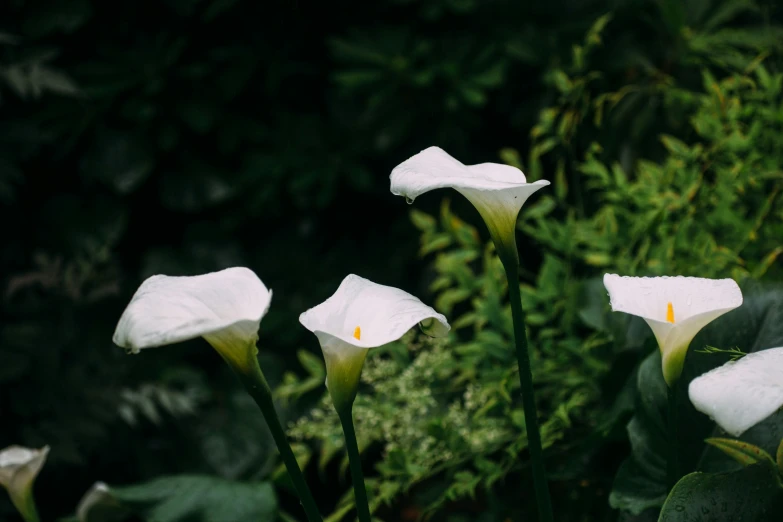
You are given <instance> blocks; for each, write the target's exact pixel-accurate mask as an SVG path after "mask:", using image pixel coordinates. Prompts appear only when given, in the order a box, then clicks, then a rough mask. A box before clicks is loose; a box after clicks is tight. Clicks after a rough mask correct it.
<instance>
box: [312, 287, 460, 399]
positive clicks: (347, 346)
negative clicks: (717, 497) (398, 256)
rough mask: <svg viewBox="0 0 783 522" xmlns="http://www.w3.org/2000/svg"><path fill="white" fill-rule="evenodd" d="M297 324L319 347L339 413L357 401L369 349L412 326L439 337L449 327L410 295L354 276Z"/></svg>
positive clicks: (391, 339) (386, 342) (427, 307)
mask: <svg viewBox="0 0 783 522" xmlns="http://www.w3.org/2000/svg"><path fill="white" fill-rule="evenodd" d="M299 322H300V323H302V325H303V326H304V327H305V328H307V329H308V330H310V331H311V332H313V333H314V334H315V335H316V337H317V338H318V341H319V343H320V344H321V350H322V351H323V354H324V360H325V362H326V386H327V388H328V390H329V395H330V396H331V397H332V402H333V403H334V405H335V408H336V409H337V410H338V412H339V411H343V410H344V409H345V408H350V407H351V405H352V404H353V401H354V399H355V398H356V392H357V389H358V386H359V378H360V377H361V373H362V368H363V366H364V359H365V357H366V356H367V350H368V349H370V348H375V347H378V346H383V345H384V344H388V343H390V342H392V341H396V340H397V339H399V338H400V337H402V336H403V334H405V333H406V332H407V331H408V330H410V329H411V328H412V327H413V326H415V325H416V324H419V325H420V326H421V328H422V331H424V333H426V334H427V335H430V336H432V337H443V336H445V335H447V334H448V332H449V330H450V328H451V327H450V326H449V323H448V321H446V318H445V317H444V316H443V315H441V314H439V313H438V312H436V311H435V310H433V309H432V308H430V307H429V306H427V305H425V304H424V303H422V302H421V301H420V300H419V299H418V298H416V297H414V296H412V295H411V294H409V293H407V292H404V291H402V290H400V289H398V288H393V287H391V286H384V285H379V284H376V283H373V282H372V281H369V280H367V279H364V278H361V277H359V276H356V275H353V274H352V275H349V276H348V277H346V278H345V279H344V280H343V282H342V283H341V284H340V287H339V288H338V289H337V291H336V292H335V293H334V295H332V296H331V297H330V298H329V299H327V300H326V301H324V302H323V303H321V304H319V305H318V306H316V307H314V308H311V309H310V310H308V311H306V312H304V313H303V314H302V315H300V316H299Z"/></svg>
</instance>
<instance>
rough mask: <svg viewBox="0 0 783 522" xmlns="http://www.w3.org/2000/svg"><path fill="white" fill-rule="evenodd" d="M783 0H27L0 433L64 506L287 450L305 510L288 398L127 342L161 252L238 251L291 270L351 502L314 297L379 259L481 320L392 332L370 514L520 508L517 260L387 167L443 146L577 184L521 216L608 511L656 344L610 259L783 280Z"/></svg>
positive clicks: (274, 374)
mask: <svg viewBox="0 0 783 522" xmlns="http://www.w3.org/2000/svg"><path fill="white" fill-rule="evenodd" d="M782 21H783V12H782V11H781V9H780V6H779V5H778V3H777V2H772V1H759V2H758V3H753V2H750V1H744V0H689V1H685V2H681V1H678V0H656V1H652V0H631V1H624V2H619V1H615V0H590V1H577V0H555V1H551V2H544V3H540V2H505V1H500V2H480V1H474V0H431V1H427V2H415V1H412V0H383V1H378V2H356V1H347V0H341V1H337V2H325V3H317V2H272V3H269V2H251V1H249V0H228V1H227V0H165V1H163V2H151V3H150V2H147V3H116V2H115V3H104V2H97V1H96V2H90V1H88V0H62V1H57V2H54V1H45V0H9V1H8V2H5V3H3V4H2V6H0V223H2V224H3V226H2V227H1V228H0V230H1V231H2V240H3V248H2V250H0V252H1V253H0V316H1V317H2V322H0V424H2V430H0V447H4V446H5V445H8V444H12V443H21V444H25V445H30V446H41V445H44V444H50V445H51V446H52V452H51V456H50V460H49V463H48V464H47V466H46V468H45V469H44V471H43V473H42V474H41V476H40V477H39V479H38V483H37V489H36V491H37V495H38V497H39V499H41V501H40V504H41V506H40V507H41V511H42V515H43V517H44V518H46V519H53V518H54V517H55V516H57V515H62V514H67V513H71V512H72V511H73V507H74V506H75V504H76V502H77V500H78V499H79V498H80V496H81V495H82V493H83V492H84V491H85V490H86V489H87V488H88V487H89V486H90V484H92V483H93V482H94V481H95V480H104V481H106V482H109V483H110V484H112V485H117V486H119V485H121V484H129V483H133V482H139V481H148V480H150V479H152V478H153V477H156V476H161V475H171V474H172V473H209V474H214V475H218V476H221V477H224V478H226V479H232V480H244V481H259V480H263V479H264V478H265V477H267V476H270V475H271V476H272V477H273V478H274V479H275V481H276V485H277V491H278V494H279V497H280V503H281V505H282V507H283V509H284V510H285V511H288V512H291V513H292V516H294V517H295V518H296V517H299V515H300V514H299V512H298V511H297V509H298V507H297V502H296V500H295V498H294V497H293V496H291V495H290V493H289V491H290V490H289V488H287V485H286V482H285V475H284V474H282V473H281V472H280V469H279V468H278V467H276V466H277V462H276V459H275V451H274V449H273V448H272V447H270V440H269V436H268V433H266V431H265V430H264V427H263V419H262V418H261V416H260V414H259V413H258V412H257V411H256V409H255V407H254V405H253V404H252V402H251V401H250V400H249V399H248V398H246V397H245V396H244V394H243V392H242V391H241V390H239V389H238V387H237V386H236V382H235V380H234V379H233V377H232V376H231V375H230V373H229V372H228V371H226V369H225V368H224V367H223V365H222V364H220V360H219V358H218V357H217V356H216V354H214V353H213V352H212V350H211V349H210V348H209V347H208V346H207V345H206V343H203V342H200V341H194V342H192V343H186V344H185V345H183V346H180V347H170V348H165V349H158V350H148V351H145V353H143V354H141V355H139V356H136V357H127V356H126V355H125V354H124V353H122V351H121V350H119V349H117V348H116V347H115V346H113V344H112V343H111V335H112V331H113V328H114V325H115V324H116V321H117V319H118V318H119V316H120V314H121V312H122V309H123V306H124V305H125V304H126V303H127V301H128V299H129V298H130V296H131V294H132V292H133V291H134V290H135V288H136V287H137V286H138V284H139V283H140V282H141V281H142V280H143V279H144V278H145V277H147V276H149V275H151V274H154V273H168V274H195V273H200V272H206V271H210V270H216V269H220V268H225V267H227V266H232V265H246V266H249V267H250V268H252V269H254V270H255V271H256V272H257V273H258V274H259V275H260V277H261V278H262V279H263V280H264V282H265V283H267V284H268V286H270V287H271V288H272V289H273V290H274V299H273V305H272V308H271V312H270V314H269V315H268V316H267V317H266V318H265V319H264V321H263V323H262V327H261V331H260V336H261V339H260V342H259V348H260V351H261V354H262V366H263V368H264V371H265V374H266V375H267V376H268V377H269V379H270V382H271V384H272V385H273V386H274V385H277V384H280V387H279V388H278V392H279V395H280V396H285V397H289V398H294V397H296V398H297V400H295V401H293V400H292V401H290V402H288V403H287V406H286V407H287V408H288V409H285V410H282V409H281V411H283V413H284V417H286V418H288V419H289V420H295V419H296V418H298V417H300V416H302V415H304V416H303V417H302V418H303V419H305V420H301V421H299V422H297V423H296V424H294V427H293V428H292V432H293V433H294V434H296V435H300V436H301V437H302V438H304V439H307V443H306V444H301V445H299V446H298V447H297V448H296V449H297V451H298V454H299V456H301V458H302V462H303V463H308V462H309V463H310V464H308V466H307V468H306V472H307V474H308V478H309V479H310V481H311V484H313V489H314V490H315V491H317V492H318V493H317V496H318V497H319V498H318V501H319V503H320V504H321V505H322V506H323V509H324V511H328V510H331V509H332V508H334V510H335V511H336V512H337V513H338V515H339V514H342V515H347V513H348V512H349V511H350V498H349V497H350V496H349V495H345V494H346V493H347V491H348V490H347V483H345V482H341V481H340V480H337V479H336V477H338V476H340V475H339V472H340V469H339V466H338V465H337V464H336V463H335V460H336V459H335V456H337V455H341V453H339V451H340V444H341V442H340V439H339V437H338V436H336V435H335V432H334V430H333V429H332V428H334V427H335V426H336V425H335V423H334V422H335V418H334V417H329V414H327V413H326V412H328V408H324V407H323V405H322V404H320V403H318V400H319V397H320V393H321V392H322V391H323V388H322V384H323V373H322V368H321V366H320V354H315V355H314V353H315V351H316V350H317V346H316V343H315V340H314V339H313V338H312V336H310V335H309V334H307V332H306V331H305V330H304V329H303V328H300V326H299V324H298V323H297V322H296V318H297V316H298V314H299V313H301V312H302V311H303V310H304V309H306V308H307V307H309V306H312V305H314V304H316V303H318V302H320V300H322V299H323V298H325V297H327V296H328V295H329V294H330V293H331V292H332V291H333V290H334V289H335V288H336V287H337V285H338V283H339V281H340V280H341V279H342V278H343V277H344V276H345V275H346V274H347V273H351V272H355V273H358V274H359V275H362V276H365V277H369V278H371V279H373V280H375V281H378V282H380V283H384V284H391V285H396V286H399V287H402V288H404V289H406V290H408V291H411V292H413V293H415V294H417V295H420V296H421V297H422V298H423V299H424V300H425V301H427V302H430V303H432V302H434V303H435V305H436V307H437V308H438V309H439V310H440V311H442V312H444V313H447V314H448V316H449V319H450V320H451V322H452V324H453V325H454V327H455V330H456V338H455V340H454V341H453V343H451V344H449V345H448V346H447V345H440V344H437V345H434V346H425V345H420V344H419V343H418V341H416V340H415V339H414V338H407V339H405V342H403V343H397V344H395V345H394V346H390V347H388V348H387V349H385V350H379V351H378V353H376V354H373V357H371V359H370V360H368V368H367V371H366V372H365V374H366V375H365V377H366V379H367V383H368V385H369V386H368V387H367V389H366V390H363V392H362V393H361V394H360V396H359V399H358V402H357V409H358V410H360V411H361V409H362V408H364V411H365V412H366V415H364V418H361V417H362V415H360V416H359V419H358V429H359V437H360V438H362V437H364V438H365V440H364V443H365V446H364V448H363V449H365V450H366V453H365V455H366V459H367V462H366V466H365V471H366V472H367V474H368V476H369V478H370V482H369V486H370V489H371V490H372V491H374V492H375V495H376V504H379V505H381V504H382V505H383V507H382V508H381V511H379V513H380V514H381V515H382V516H383V517H384V518H385V519H388V520H411V519H415V517H416V516H417V515H419V514H422V513H425V512H426V513H430V514H432V513H435V515H433V516H434V517H435V518H433V520H450V521H455V522H456V521H461V520H487V521H490V520H492V521H494V520H503V519H504V518H505V517H511V518H512V519H514V520H516V519H517V518H519V517H521V516H523V515H524V514H525V510H526V509H527V506H529V504H530V499H531V498H532V496H530V497H528V496H527V495H526V494H525V495H521V494H520V491H525V488H527V486H528V484H527V483H526V482H524V481H525V480H526V478H525V477H527V475H526V474H525V473H524V469H525V468H524V466H526V460H525V459H526V453H525V446H526V439H525V438H524V436H520V435H519V433H520V432H522V430H523V428H524V426H523V423H522V421H521V418H522V417H521V409H520V404H519V401H517V400H516V397H515V393H516V391H517V388H516V387H515V384H514V383H515V381H516V380H517V379H516V376H515V375H514V373H515V371H516V367H515V364H514V362H513V354H512V353H511V351H510V350H509V349H508V343H509V340H510V332H511V330H510V328H511V324H510V322H509V316H508V310H507V303H506V301H505V292H506V288H504V287H503V283H502V277H501V276H500V272H499V269H500V267H499V264H498V261H497V259H496V258H495V257H494V253H493V252H492V250H491V249H490V248H488V247H487V245H486V237H487V236H486V234H485V230H484V229H483V225H481V224H480V221H479V219H478V216H477V214H476V213H475V211H474V210H473V209H472V208H471V207H470V206H469V205H468V204H466V203H465V202H464V201H463V200H462V199H461V198H460V197H459V196H458V195H457V194H456V193H455V194H453V195H452V194H447V193H445V192H444V193H441V194H437V195H435V194H433V195H429V196H427V197H424V198H419V200H417V209H416V210H415V211H414V212H413V213H412V214H410V216H411V218H412V221H413V223H414V225H415V227H414V226H411V224H410V222H409V219H408V215H409V210H410V208H409V207H407V206H406V205H405V204H404V203H403V202H402V200H401V198H394V197H392V196H391V195H390V194H389V192H388V174H389V172H390V170H391V168H392V167H393V166H394V165H396V164H397V163H399V162H400V161H403V160H404V159H405V158H407V157H409V156H410V155H412V154H414V153H416V152H418V151H419V150H421V149H423V148H425V147H427V146H429V145H433V144H435V145H439V146H442V147H443V148H445V149H446V150H447V151H449V152H451V153H452V154H454V155H455V156H456V157H458V158H459V159H461V160H463V161H465V162H467V163H473V162H483V161H504V162H507V163H510V164H515V165H518V166H521V167H523V169H524V170H525V172H526V173H527V174H528V178H529V179H530V180H533V179H538V178H545V179H549V180H551V181H552V182H553V185H552V186H551V187H550V188H549V189H547V190H546V191H541V192H540V193H538V194H536V196H535V197H534V198H532V199H531V200H530V202H529V203H528V205H527V206H526V207H525V208H524V209H523V216H522V219H521V220H520V231H521V232H522V235H520V252H521V257H522V271H523V277H522V281H521V282H520V283H521V285H522V287H521V290H522V293H523V299H524V301H525V303H524V304H525V306H526V309H527V311H528V316H529V328H530V334H531V345H532V346H533V347H534V349H535V354H534V358H533V359H534V360H533V365H534V378H535V381H536V383H537V386H538V387H540V393H539V402H540V404H539V411H540V415H541V421H542V423H543V425H544V433H543V437H544V441H545V444H546V446H547V451H548V452H549V453H548V455H549V458H550V459H551V461H552V462H551V468H550V469H551V470H552V473H553V475H552V476H553V484H552V490H553V493H554V495H555V504H556V506H557V507H558V513H557V519H558V520H564V521H568V520H580V521H581V520H599V519H601V518H599V517H604V518H606V519H611V518H612V517H614V516H615V515H614V514H613V513H610V512H609V509H608V505H607V497H608V494H609V489H610V486H611V483H612V480H613V477H614V472H615V468H616V466H617V465H619V462H620V461H621V460H622V459H623V458H624V457H625V456H626V455H627V453H628V450H629V448H628V443H627V439H626V435H625V431H624V429H623V428H624V425H625V422H626V421H627V420H628V418H629V415H630V411H631V410H632V408H633V404H634V399H635V386H634V383H635V382H636V380H635V378H634V374H635V373H634V372H636V371H639V370H638V363H639V362H640V361H641V360H642V359H643V358H644V357H645V356H646V354H647V350H648V349H650V348H651V344H650V342H649V332H648V331H647V330H646V326H645V325H644V324H643V323H642V322H641V321H634V320H628V319H627V318H625V317H619V316H618V314H615V315H611V314H608V313H607V311H606V310H607V304H606V296H605V291H604V289H603V287H602V285H601V283H600V280H598V279H596V277H597V276H600V275H601V274H602V273H603V272H604V271H618V272H622V273H625V274H662V273H682V274H686V275H701V276H707V277H735V278H744V277H751V278H763V279H770V280H772V279H777V280H779V279H781V278H782V277H783V265H781V263H780V259H781V257H780V256H781V255H783V246H781V242H780V238H781V237H783V204H781V198H783V194H781V192H782V191H783V186H782V185H781V183H782V181H781V180H782V178H781V174H780V173H781V164H783V138H782V137H781V136H783V134H781V128H783V115H782V114H783V113H782V112H781V103H782V102H781V100H783V93H782V92H781V89H782V87H783V86H782V84H783V76H782V75H781V60H780V56H781V50H783V49H781V47H783V37H782V35H781V29H780V25H781V22H782ZM446 196H453V197H452V198H451V202H452V203H451V204H452V207H453V208H451V209H449V207H448V206H445V207H443V209H442V210H441V211H440V216H439V217H438V218H435V217H433V215H435V214H437V213H438V208H439V205H440V204H441V202H442V200H443V198H444V197H446ZM420 205H421V206H420ZM463 220H466V221H463ZM473 225H480V226H473ZM419 234H420V235H421V244H420V247H419V248H420V254H422V256H424V260H423V261H422V262H417V261H415V260H414V258H415V255H416V251H417V242H418V241H419ZM425 267H430V268H428V269H426V268H425ZM428 289H429V290H430V291H431V293H430V294H429V295H428V292H427V290H428ZM782 344H783V343H782ZM739 345H740V347H742V344H741V343H739ZM305 347H306V348H307V350H302V348H305ZM721 347H722V348H731V347H732V346H721ZM297 353H299V354H300V355H299V359H298V361H297V357H296V356H297ZM704 357H708V356H706V355H704ZM709 357H715V358H719V357H720V355H712V356H709ZM299 362H301V368H300V364H299ZM293 368H296V369H297V370H298V373H299V375H298V376H295V375H293V374H291V375H288V376H286V378H285V379H283V377H282V376H283V374H284V373H285V372H286V371H290V370H291V369H293ZM642 369H643V368H642ZM304 373H306V374H307V376H302V374H304ZM403 386H407V387H408V388H407V389H409V390H413V392H415V393H417V394H421V395H422V397H419V398H413V399H412V398H411V397H410V396H405V395H400V391H401V390H400V389H399V388H400V387H403ZM373 390H375V393H372V391H373ZM384 390H385V391H384ZM381 392H382V393H381ZM427 394H429V395H430V396H429V397H426V395H427ZM313 405H315V409H314V410H312V407H313ZM417 408H425V410H423V411H426V416H425V415H423V414H421V411H420V410H419V409H417ZM311 410H312V411H311ZM319 412H320V413H319ZM370 413H374V414H375V415H376V416H377V417H376V418H373V417H371V416H370ZM319 415H321V417H319ZM406 415H407V416H406ZM375 421H378V422H379V423H378V424H373V423H374V422H375ZM381 421H382V422H381ZM318 430H320V431H318ZM427 441H429V442H427ZM361 443H362V442H361V441H360V444H361ZM430 444H431V446H429V445H430ZM430 448H432V450H431V451H429V449H430ZM773 449H774V448H773ZM639 477H642V476H641V475H640V476H639ZM343 496H344V497H345V501H343V502H338V498H340V497H343ZM346 506H347V507H346ZM11 513H12V511H11V508H10V506H9V505H8V503H7V502H6V500H5V498H4V497H2V496H0V518H3V519H5V518H11V517H12V515H11ZM438 517H440V518H438ZM482 517H483V518H482ZM515 517H516V518H515Z"/></svg>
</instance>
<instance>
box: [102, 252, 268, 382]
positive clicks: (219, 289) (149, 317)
mask: <svg viewBox="0 0 783 522" xmlns="http://www.w3.org/2000/svg"><path fill="white" fill-rule="evenodd" d="M271 300H272V292H271V290H268V289H267V288H266V286H264V283H262V282H261V280H260V279H259V278H258V276H256V274H255V273H253V271H251V270H249V269H247V268H242V267H236V268H228V269H226V270H221V271H219V272H212V273H209V274H204V275H198V276H179V277H177V276H175V277H172V276H165V275H156V276H152V277H150V278H149V279H147V280H146V281H144V283H142V285H141V286H140V287H139V289H138V290H137V291H136V293H135V294H134V296H133V298H132V299H131V302H130V304H128V307H127V308H126V309H125V312H123V314H122V317H120V321H119V323H118V324H117V329H116V330H115V332H114V343H115V344H117V345H118V346H121V347H123V348H126V349H127V350H128V351H130V352H131V353H138V352H139V351H140V350H142V349H144V348H153V347H157V346H164V345H167V344H173V343H178V342H182V341H187V340H190V339H195V338H197V337H203V338H204V339H205V340H206V341H207V342H208V343H209V344H211V345H212V347H213V348H215V350H217V352H218V353H219V354H220V355H221V356H222V357H223V359H225V361H226V362H227V363H228V364H229V365H231V366H232V367H233V368H234V369H236V370H238V371H247V367H248V364H250V363H249V361H251V360H252V359H251V358H253V359H254V358H255V355H256V346H255V343H256V341H257V340H258V327H259V324H260V323H261V319H262V318H263V317H264V315H266V313H267V311H268V310H269V304H270V302H271Z"/></svg>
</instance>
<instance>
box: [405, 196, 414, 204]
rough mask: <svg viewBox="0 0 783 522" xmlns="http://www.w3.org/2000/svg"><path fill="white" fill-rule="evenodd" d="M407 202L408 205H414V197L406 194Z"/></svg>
mask: <svg viewBox="0 0 783 522" xmlns="http://www.w3.org/2000/svg"><path fill="white" fill-rule="evenodd" d="M405 203H407V204H408V205H413V198H411V197H408V196H405Z"/></svg>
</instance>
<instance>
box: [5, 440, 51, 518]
mask: <svg viewBox="0 0 783 522" xmlns="http://www.w3.org/2000/svg"><path fill="white" fill-rule="evenodd" d="M48 454H49V446H44V447H43V448H41V449H30V448H25V447H22V446H9V447H7V448H5V449H4V450H2V451H0V485H2V486H3V487H5V488H6V489H7V490H8V495H9V496H10V497H11V502H13V504H14V506H16V509H18V510H19V513H21V514H22V516H23V517H24V519H25V520H37V518H38V515H37V512H36V509H35V502H34V500H33V483H34V482H35V478H36V477H37V476H38V473H39V472H40V471H41V468H42V467H43V465H44V464H45V463H46V457H47V455H48Z"/></svg>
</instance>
